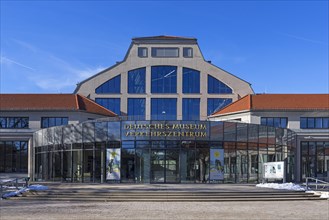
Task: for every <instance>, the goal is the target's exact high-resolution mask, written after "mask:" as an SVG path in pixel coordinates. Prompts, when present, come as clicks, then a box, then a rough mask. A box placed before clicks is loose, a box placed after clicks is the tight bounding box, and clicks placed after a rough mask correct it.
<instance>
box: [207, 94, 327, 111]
mask: <svg viewBox="0 0 329 220" xmlns="http://www.w3.org/2000/svg"><path fill="white" fill-rule="evenodd" d="M245 110H329V94H255V95H247V96H244V97H243V98H241V99H239V100H237V101H235V102H233V103H231V104H230V105H228V106H226V107H225V108H223V109H221V110H219V111H217V112H215V113H214V114H212V115H213V116H215V115H222V114H227V113H233V112H239V111H245Z"/></svg>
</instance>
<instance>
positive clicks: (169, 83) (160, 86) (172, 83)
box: [151, 66, 177, 93]
mask: <svg viewBox="0 0 329 220" xmlns="http://www.w3.org/2000/svg"><path fill="white" fill-rule="evenodd" d="M151 81H152V83H151V92H152V93H176V92H177V66H152V68H151Z"/></svg>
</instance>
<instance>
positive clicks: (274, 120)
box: [260, 117, 288, 128]
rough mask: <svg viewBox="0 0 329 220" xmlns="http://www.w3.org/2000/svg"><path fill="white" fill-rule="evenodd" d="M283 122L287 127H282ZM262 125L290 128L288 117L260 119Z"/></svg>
mask: <svg viewBox="0 0 329 220" xmlns="http://www.w3.org/2000/svg"><path fill="white" fill-rule="evenodd" d="M283 120H285V122H286V123H285V127H282V124H283ZM264 122H265V123H264ZM271 122H272V123H271ZM276 124H279V126H275V125H276ZM260 125H264V126H269V127H275V128H288V117H260Z"/></svg>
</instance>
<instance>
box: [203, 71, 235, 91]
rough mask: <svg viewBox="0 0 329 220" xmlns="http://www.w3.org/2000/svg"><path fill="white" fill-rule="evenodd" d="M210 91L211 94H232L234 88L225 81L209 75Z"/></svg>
mask: <svg viewBox="0 0 329 220" xmlns="http://www.w3.org/2000/svg"><path fill="white" fill-rule="evenodd" d="M208 93H209V94H231V93H232V89H231V88H230V87H228V86H227V85H226V84H224V83H223V82H221V81H219V80H218V79H215V78H214V77H212V76H211V75H208Z"/></svg>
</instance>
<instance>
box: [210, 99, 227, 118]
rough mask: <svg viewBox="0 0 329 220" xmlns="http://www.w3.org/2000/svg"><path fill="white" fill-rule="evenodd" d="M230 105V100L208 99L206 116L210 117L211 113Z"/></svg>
mask: <svg viewBox="0 0 329 220" xmlns="http://www.w3.org/2000/svg"><path fill="white" fill-rule="evenodd" d="M230 103H232V99H221V98H218V99H216V98H214V99H213V98H211V99H208V100H207V105H208V106H207V113H208V115H211V114H212V113H214V112H217V111H219V110H220V109H222V108H224V107H225V106H227V105H228V104H230Z"/></svg>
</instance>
